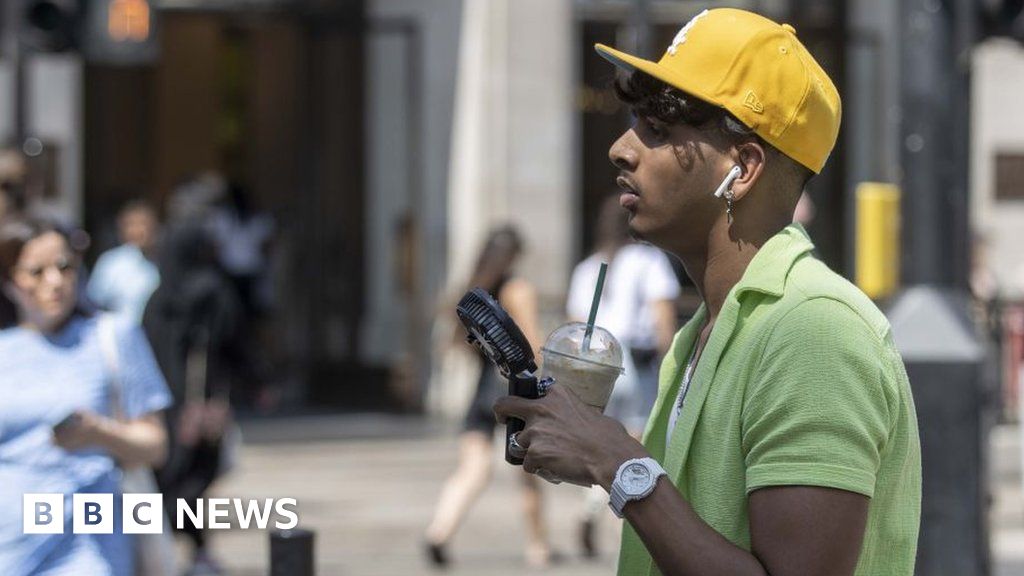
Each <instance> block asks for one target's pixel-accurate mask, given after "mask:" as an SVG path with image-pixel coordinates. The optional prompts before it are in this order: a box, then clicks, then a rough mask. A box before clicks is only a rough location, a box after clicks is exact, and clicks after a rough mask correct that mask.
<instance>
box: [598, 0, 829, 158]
mask: <svg viewBox="0 0 1024 576" xmlns="http://www.w3.org/2000/svg"><path fill="white" fill-rule="evenodd" d="M595 48H596V49H597V52H598V54H600V55H601V56H603V57H604V58H605V59H607V60H608V61H610V62H611V63H612V64H615V65H616V66H619V67H621V68H624V69H626V70H629V71H631V72H632V71H634V70H640V71H642V72H645V73H647V74H649V75H651V76H653V77H655V78H657V79H658V80H661V81H662V82H664V83H666V84H668V85H670V86H672V87H675V88H678V89H679V90H682V91H683V92H686V93H688V94H692V95H693V96H696V97H697V98H700V99H701V100H704V101H706V102H709V103H711V104H714V105H717V106H720V107H722V108H725V109H726V110H728V111H729V112H730V113H732V115H733V116H735V117H736V118H738V119H739V120H740V121H741V122H743V123H744V124H746V125H747V126H748V127H750V128H751V129H752V130H753V131H754V132H755V133H756V134H757V135H758V136H760V137H761V138H763V139H764V140H765V141H766V142H768V143H769V144H771V145H772V146H774V147H775V148H777V149H779V151H780V152H782V153H783V154H785V155H786V156H789V157H790V158H792V159H793V160H796V161H797V162H799V163H800V164H802V165H804V166H806V167H807V168H809V169H811V170H812V171H814V173H818V172H821V169H822V167H823V166H824V165H825V161H826V160H828V156H829V154H830V153H831V152H832V147H833V146H835V143H836V137H837V136H838V134H839V122H840V117H841V115H842V110H841V108H842V106H841V103H840V101H839V92H838V91H837V90H836V87H835V85H834V84H833V83H832V80H831V79H830V78H829V77H828V75H827V74H825V71H824V70H822V69H821V66H819V65H818V63H817V62H816V61H815V60H814V57H812V56H811V54H810V52H808V51H807V48H805V47H804V45H803V44H801V43H800V40H798V39H797V37H796V30H794V29H793V27H792V26H790V25H789V24H781V25H780V24H777V23H775V22H773V21H771V20H769V19H767V18H765V17H763V16H760V15H758V14H754V13H753V12H747V11H745V10H736V9H733V8H718V9H714V10H705V11H703V12H701V13H700V14H698V15H697V16H695V17H694V18H693V19H692V20H690V22H689V23H687V24H686V25H685V26H683V28H682V29H681V30H680V31H679V33H678V34H676V37H675V39H674V40H673V41H672V45H671V46H669V47H668V50H666V51H665V55H664V56H662V57H661V60H659V61H657V62H653V61H650V60H644V59H643V58H637V57H636V56H631V55H629V54H626V53H624V52H620V51H618V50H616V49H614V48H610V47H608V46H605V45H603V44H597V45H596V46H595Z"/></svg>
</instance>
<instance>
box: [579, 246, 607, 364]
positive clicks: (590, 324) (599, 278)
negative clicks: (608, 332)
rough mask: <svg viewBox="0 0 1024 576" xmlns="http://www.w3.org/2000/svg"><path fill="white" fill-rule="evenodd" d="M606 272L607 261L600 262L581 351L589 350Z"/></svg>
mask: <svg viewBox="0 0 1024 576" xmlns="http://www.w3.org/2000/svg"><path fill="white" fill-rule="evenodd" d="M606 272H608V263H607V262H601V271H600V272H598V273H597V286H596V287H595V288H594V300H593V302H591V303H590V318H587V331H586V332H585V333H584V334H583V351H584V352H589V351H590V337H591V336H593V335H594V321H595V320H596V319H597V307H598V306H600V305H601V290H603V289H604V275H605V273H606Z"/></svg>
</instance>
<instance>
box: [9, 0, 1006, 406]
mask: <svg viewBox="0 0 1024 576" xmlns="http://www.w3.org/2000/svg"><path fill="white" fill-rule="evenodd" d="M149 4H150V5H152V7H153V9H154V13H155V14H157V15H158V16H159V19H158V21H157V22H156V26H155V28H154V29H153V34H154V38H155V40H154V42H156V44H157V50H156V51H155V52H154V53H152V54H150V55H149V56H147V58H148V59H147V60H145V61H142V62H136V63H132V64H123V63H122V64H113V63H111V62H109V61H103V60H96V59H91V58H88V59H83V58H82V57H81V56H80V55H78V54H75V53H64V54H34V55H30V56H28V57H27V58H26V62H27V70H28V73H27V75H26V77H27V78H28V80H27V86H28V90H27V93H28V95H29V96H28V98H27V99H26V100H27V106H26V115H27V122H26V124H27V133H29V134H34V135H38V136H39V137H40V138H41V139H43V140H44V141H46V142H47V143H52V144H53V146H52V148H53V150H55V152H54V157H55V158H56V159H57V161H56V162H54V166H55V173H56V174H59V176H58V177H56V178H54V179H53V180H54V182H55V184H54V185H53V186H52V187H51V189H48V190H47V191H46V194H47V195H48V197H49V198H50V200H51V201H52V202H53V203H54V204H55V205H59V206H60V207H61V209H62V210H64V211H65V212H66V213H67V214H68V215H69V216H70V217H71V218H72V219H74V220H77V221H79V222H82V223H83V224H84V225H85V226H86V227H87V228H88V229H89V230H90V231H93V232H97V231H99V230H101V229H103V227H104V226H106V225H107V224H108V223H109V221H110V218H111V215H112V214H113V212H114V210H115V209H116V207H117V206H118V205H119V204H120V203H121V202H123V201H124V200H126V199H128V198H129V197H134V196H137V195H143V196H145V197H148V198H150V199H152V200H154V201H156V202H163V200H165V199H166V197H167V196H168V194H169V193H170V192H171V190H172V189H173V188H174V186H175V185H176V183H178V182H179V181H180V179H181V178H182V177H184V176H186V175H189V174H196V173H202V172H206V171H211V170H214V171H218V172H220V173H222V174H225V175H226V176H227V177H229V178H231V179H233V180H237V181H239V182H241V183H243V184H244V185H245V186H246V187H247V188H248V189H249V190H250V191H251V192H252V195H253V200H254V204H255V205H256V206H257V207H258V208H260V209H262V210H266V211H269V212H271V213H273V214H274V215H275V217H276V218H277V220H278V222H279V224H280V227H281V233H280V237H279V239H278V240H279V242H278V246H277V255H276V257H275V258H274V262H275V264H274V277H275V278H276V284H277V286H276V292H277V294H278V298H277V303H278V304H277V308H276V310H275V314H274V315H273V318H272V320H271V321H272V324H273V328H274V329H273V331H272V333H273V334H274V338H273V354H272V355H273V356H275V357H276V358H279V359H280V361H281V362H282V363H284V364H285V365H286V370H285V372H286V373H287V378H288V380H289V381H290V382H291V383H292V384H291V386H290V389H291V390H292V394H293V395H294V397H295V398H296V399H297V401H299V402H304V403H309V404H314V405H319V404H333V405H339V406H347V407H351V408H361V407H384V406H390V407H405V408H409V409H416V408H418V406H419V403H420V402H421V401H422V398H423V392H424V387H425V386H426V382H427V378H428V375H429V373H430V345H429V335H430V332H431V325H432V322H433V319H434V317H435V315H436V314H437V313H438V312H439V311H440V310H443V304H444V303H445V302H450V301H451V299H452V298H454V297H457V296H458V293H459V290H460V289H461V288H463V286H462V282H464V281H465V278H466V277H467V276H468V273H469V269H470V267H471V266H472V258H473V256H474V254H475V253H476V251H477V250H478V248H479V244H480V242H481V240H482V238H483V236H484V235H485V233H486V231H487V229H488V228H489V227H490V226H491V225H493V224H498V223H503V222H508V221H512V222H515V223H517V224H519V225H520V226H521V228H522V230H523V232H524V233H525V235H526V237H527V238H528V246H527V256H526V258H525V260H524V262H523V264H522V273H523V274H525V275H528V276H529V277H530V278H531V279H532V280H534V281H535V283H536V284H537V286H538V288H539V290H540V296H541V304H542V311H543V312H544V314H545V322H546V324H547V325H549V326H551V325H553V324H556V323H557V322H559V321H560V320H561V311H562V303H563V301H564V293H565V289H566V286H567V284H568V279H569V275H570V271H571V269H572V265H573V264H574V263H575V262H576V261H577V260H578V259H579V258H581V257H582V256H583V255H584V254H586V253H587V252H588V251H589V250H590V249H591V248H592V246H591V243H592V239H591V237H590V228H591V227H590V222H592V220H593V219H594V217H595V215H596V212H597V208H598V206H599V205H600V202H601V199H602V198H603V197H604V196H605V195H606V194H608V193H609V192H611V191H612V190H613V189H614V177H615V169H614V167H612V166H611V164H610V163H609V162H608V160H607V149H608V146H609V145H610V144H611V142H612V141H613V140H614V139H615V138H616V137H617V136H618V134H619V133H621V131H622V130H623V129H624V128H625V127H626V126H628V124H629V121H630V120H629V117H628V114H627V111H626V110H624V109H623V108H622V107H621V106H619V105H618V103H617V102H616V101H615V99H614V96H613V92H612V90H611V88H610V82H611V80H612V78H613V74H614V71H613V69H612V67H611V66H610V65H608V64H607V63H605V62H604V61H603V60H601V59H600V58H599V57H598V56H597V55H596V54H595V53H594V51H593V49H592V46H593V44H594V43H595V42H603V43H608V44H613V45H617V46H620V47H624V48H626V49H628V50H632V51H635V52H637V53H640V54H642V55H644V56H647V57H651V58H657V57H658V56H659V55H660V53H661V50H662V49H663V48H664V46H666V45H667V44H668V43H669V42H670V40H671V38H672V37H673V36H674V35H675V34H676V32H677V31H678V28H679V26H680V25H681V24H682V23H683V22H686V21H687V20H689V19H690V18H691V17H692V16H694V15H696V14H697V13H699V12H700V11H701V10H703V9H705V8H711V7H715V6H717V5H729V6H739V7H745V8H748V9H752V10H755V11H758V12H760V13H763V14H765V15H767V16H769V17H771V18H773V19H776V20H778V21H783V22H789V23H790V24H792V25H793V26H794V27H795V28H796V30H797V33H798V36H799V37H800V38H801V40H802V41H803V42H804V43H805V44H807V46H808V47H809V48H810V50H811V51H812V52H813V53H814V54H815V56H816V58H818V60H819V61H820V62H821V63H822V65H823V66H824V68H825V69H826V70H827V71H828V72H829V74H830V75H831V77H832V78H833V79H834V81H835V82H836V84H837V85H838V87H839V89H840V92H841V93H842V94H843V100H844V102H843V104H844V123H843V129H842V133H841V135H840V142H839V144H838V145H837V148H836V150H835V151H834V152H833V156H832V159H831V161H830V163H829V165H828V167H827V168H826V170H825V171H824V172H823V173H822V174H821V175H820V176H819V177H817V178H815V179H814V180H813V181H812V184H811V186H810V190H809V192H810V194H811V197H812V198H813V200H814V202H815V204H816V208H817V209H816V213H817V217H816V219H815V220H814V222H812V223H811V224H810V226H809V228H810V231H811V234H812V236H813V237H814V239H815V242H816V244H817V246H818V250H819V253H820V255H821V256H822V257H823V258H824V259H825V260H826V262H828V263H829V264H830V265H831V266H833V267H834V268H836V269H838V270H840V271H842V272H843V273H844V274H846V275H847V276H848V277H853V262H854V255H853V245H854V242H853V239H852V234H853V229H854V222H853V214H854V210H853V205H854V201H853V197H854V195H853V191H854V189H855V187H856V185H857V184H858V183H860V182H864V181H882V182H892V183H899V180H900V178H901V173H900V170H899V157H900V148H901V146H902V143H901V142H900V136H899V70H898V60H899V59H898V57H897V56H896V55H897V54H898V51H899V37H900V28H899V27H900V23H899V17H898V14H897V8H896V6H895V4H896V3H891V2H887V1H886V0H863V1H859V2H845V1H831V0H749V1H746V2H728V3H726V2H698V1H691V0H682V1H661V0H657V1H656V0H635V1H621V0H415V1H413V0H322V1H317V0H306V1H302V0H258V1H254V0H204V1H200V0H160V1H154V0H151V1H150V2H149ZM7 28H8V29H9V28H10V27H9V26H8V27H7ZM5 37H6V38H7V41H8V44H9V41H10V33H9V32H8V33H7V34H6V36H5ZM996 57H997V56H993V58H996ZM998 57H999V58H1008V57H1009V56H1007V55H1005V54H1004V55H1003V56H998ZM7 64H8V62H6V61H5V62H0V138H5V137H8V136H9V135H10V134H11V127H12V120H11V118H13V116H14V110H13V109H12V103H11V102H12V101H11V98H10V97H9V94H10V90H9V88H10V86H11V82H12V76H13V75H12V73H11V71H10V67H9V66H8V65H7ZM994 69H997V70H999V71H1000V73H1001V74H1002V75H1003V76H1005V74H1004V72H1005V70H1006V69H1007V68H1006V66H1005V65H1002V64H1000V65H999V66H998V67H994ZM984 70H985V64H983V63H982V64H979V72H978V73H977V75H976V76H977V78H978V79H979V80H980V79H981V78H983V77H986V72H985V71H984ZM993 77H994V75H993ZM1001 77H1002V76H1001ZM1004 81H1005V80H1004ZM979 90H980V88H979ZM1008 93H1012V91H1009V90H1004V91H1002V94H1008ZM994 97H995V96H993V98H994ZM985 98H986V96H984V95H980V96H978V97H976V103H977V104H976V106H985V109H986V110H995V109H998V108H996V107H994V106H992V105H986V104H982V103H981V102H982V101H983V100H985ZM1005 120H1006V118H1004V117H998V118H993V119H992V120H991V121H989V120H985V119H981V120H980V121H979V122H978V123H977V124H978V125H979V126H990V127H989V128H985V129H984V130H986V131H983V132H976V139H977V140H978V141H979V142H981V141H987V140H986V138H987V139H990V140H992V141H997V140H998V141H999V142H1002V143H1004V144H1005V145H1004V144H999V146H1002V148H1000V149H1003V148H1006V149H1012V148H1014V147H1016V150H1018V151H1019V150H1020V149H1024V148H1021V147H1017V146H1018V145H1017V144H1013V143H1012V138H1013V136H1015V134H1014V133H1013V132H1014V131H1013V129H1012V128H1011V127H1010V126H1009V123H1008V122H1005ZM978 130H982V128H981V127H979V128H978ZM997 133H998V134H1005V138H1004V137H1003V136H995V134H997ZM1016 133H1020V131H1019V130H1018V131H1016ZM977 134H990V135H992V136H984V137H979V136H977ZM1006 143H1008V144H1006ZM983 146H984V145H983ZM983 146H982V147H983ZM993 146H995V145H993ZM1007 146H1009V148H1007ZM980 148H981V147H976V149H975V166H974V173H975V180H974V187H975V188H976V189H977V190H980V191H981V193H980V194H976V195H975V197H974V202H975V204H974V205H973V208H974V210H975V212H976V215H981V214H986V216H984V217H982V216H979V218H981V220H979V225H984V226H988V227H991V228H993V229H996V228H999V227H1000V226H1002V227H1003V228H1006V229H1009V227H1012V224H1011V223H1007V224H1005V225H1004V224H999V222H1002V220H1001V218H1003V217H1004V216H1007V215H1008V214H1009V213H1010V212H1009V211H1006V210H1003V206H1002V205H1000V204H992V203H987V202H989V201H988V200H983V198H990V197H995V192H990V191H991V190H994V189H995V184H993V183H992V182H993V180H992V178H993V177H992V176H982V175H981V171H982V170H983V169H984V170H989V172H990V173H991V170H990V169H988V168H985V163H990V162H991V160H986V159H984V158H987V157H990V156H991V153H992V152H991V151H992V150H993V149H994V148H989V152H988V153H984V152H982V151H979V149H980ZM1011 152H1012V150H1011ZM986 154H987V156H986ZM986 194H987V196H986ZM1000 229H1001V228H1000ZM1007 237H1008V238H1009V236H1007ZM1011 251H1012V250H1011V248H1010V247H1009V244H1006V248H1005V249H1003V252H1005V253H1007V254H1009V253H1010V252H1011Z"/></svg>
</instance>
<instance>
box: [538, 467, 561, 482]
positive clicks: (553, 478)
mask: <svg viewBox="0 0 1024 576" xmlns="http://www.w3.org/2000/svg"><path fill="white" fill-rule="evenodd" d="M534 474H536V475H537V476H540V477H541V478H543V479H545V480H547V481H548V482H551V483H552V484H561V483H562V480H561V479H560V478H559V477H558V476H555V475H554V474H553V473H551V472H549V471H547V470H545V469H543V468H537V471H536V472H534Z"/></svg>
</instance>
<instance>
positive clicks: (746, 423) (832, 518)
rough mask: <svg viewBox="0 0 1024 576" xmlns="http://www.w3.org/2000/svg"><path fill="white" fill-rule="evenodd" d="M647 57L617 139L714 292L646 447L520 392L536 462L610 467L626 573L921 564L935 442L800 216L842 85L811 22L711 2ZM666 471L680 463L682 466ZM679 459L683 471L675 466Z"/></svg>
mask: <svg viewBox="0 0 1024 576" xmlns="http://www.w3.org/2000/svg"><path fill="white" fill-rule="evenodd" d="M597 50H598V52H599V53H600V54H601V55H602V56H604V57H605V58H606V59H608V60H610V61H611V62H613V63H614V64H616V65H617V66H619V67H621V68H624V69H625V70H626V71H628V72H629V73H630V75H629V77H628V78H627V79H625V80H623V81H622V82H620V83H619V85H618V92H619V95H620V98H621V99H622V100H623V101H624V102H625V103H627V104H628V105H630V106H631V107H632V109H633V111H634V112H635V114H636V118H637V120H636V122H635V124H634V125H633V127H632V128H630V129H629V130H628V131H627V132H626V133H625V134H623V135H622V137H620V138H619V140H618V141H616V142H615V143H614V144H613V145H612V147H611V150H610V157H611V160H612V162H613V163H614V164H615V165H616V166H618V167H619V169H620V171H621V172H620V176H619V178H618V183H619V185H620V187H622V188H623V190H624V192H623V194H622V196H621V198H620V201H621V204H622V205H623V206H624V207H625V208H626V209H627V210H628V211H629V213H630V215H631V218H630V228H631V230H632V231H633V233H634V234H635V235H637V236H639V237H641V238H643V239H645V240H647V241H649V242H651V243H652V244H654V245H656V246H659V247H661V248H663V249H665V250H667V251H669V252H672V253H674V254H675V255H676V256H678V257H679V258H680V259H681V260H682V261H683V263H684V265H685V267H686V270H687V273H688V274H689V276H690V278H691V279H692V280H693V282H694V284H695V286H696V287H697V289H698V290H699V292H700V295H701V298H702V300H703V304H702V306H701V308H700V310H699V311H698V313H697V314H696V316H695V317H694V318H693V319H692V320H691V321H690V322H689V323H688V324H687V325H686V326H685V327H684V328H683V329H682V330H681V331H680V332H679V333H678V334H677V335H676V338H675V341H674V343H673V346H672V350H671V351H670V352H669V354H668V355H667V356H666V359H665V361H664V363H663V365H662V369H661V374H660V377H661V386H660V388H659V397H658V400H657V402H656V403H655V406H654V408H653V410H652V413H651V417H650V419H649V421H648V424H647V428H646V431H645V434H644V441H643V444H642V445H641V444H640V443H638V442H636V441H635V440H633V439H632V438H630V436H629V435H628V434H627V433H626V432H625V430H624V429H623V428H622V426H621V425H619V424H618V423H617V422H615V421H614V420H611V419H609V418H607V417H605V416H603V415H601V414H599V413H597V412H596V411H594V410H588V409H586V407H585V406H583V405H582V404H581V403H580V401H579V400H578V399H577V398H576V397H575V395H574V394H572V393H571V391H569V390H568V389H567V388H566V386H565V385H571V383H563V384H565V385H562V386H560V385H559V384H557V383H556V384H555V385H554V386H553V387H552V388H551V389H550V391H549V392H548V394H547V395H546V396H545V397H543V398H541V399H539V400H526V399H523V398H514V397H506V398H503V399H501V400H499V401H498V403H497V404H496V406H495V412H496V414H497V415H498V417H499V419H505V418H508V417H510V416H516V417H520V418H523V419H524V420H525V421H526V423H527V426H526V429H525V430H524V431H523V432H522V433H521V434H520V435H519V437H518V443H519V445H520V446H521V447H522V449H523V450H524V451H525V463H524V468H525V469H526V470H527V471H528V472H535V473H538V474H539V475H542V476H546V477H549V478H551V477H557V478H560V479H562V480H565V481H568V482H572V483H575V484H580V485H588V484H595V483H596V484H600V485H601V486H602V487H604V488H605V489H606V490H608V491H609V492H610V493H611V505H612V508H613V509H614V510H616V511H617V512H618V513H619V514H621V515H624V516H625V518H626V520H627V521H628V525H627V526H626V528H625V530H624V533H623V540H622V550H621V554H620V560H619V574H620V575H648V574H659V573H660V574H666V575H707V574H729V575H746V574H752V575H753V574H757V575H763V574H772V576H789V575H799V576H814V575H819V574H820V575H825V574H828V575H836V574H856V575H858V576H860V575H869V574H870V575H872V576H877V575H888V574H901V575H910V574H912V573H913V566H914V557H915V553H916V542H917V532H918V524H919V517H920V489H921V471H920V446H919V443H918V436H917V423H916V417H915V413H914V405H913V399H912V397H911V393H910V387H909V384H908V382H907V378H906V373H905V371H904V369H903V364H902V361H901V359H900V357H899V355H898V353H897V352H896V350H895V347H894V345H893V341H892V337H891V334H890V330H889V325H888V323H887V321H886V319H885V317H884V316H883V315H882V314H881V313H880V312H879V311H878V309H877V308H876V307H875V306H874V305H873V304H872V303H871V301H870V300H868V298H867V297H866V296H864V294H863V293H861V292H860V291H859V290H857V289H856V288H855V287H854V286H852V285H851V284H849V283H848V282H846V281H845V280H844V279H842V278H841V277H840V276H838V275H837V274H835V273H833V272H832V271H830V270H829V269H828V268H827V267H826V266H825V265H823V264H822V263H821V262H819V261H818V260H816V259H815V258H814V257H813V255H812V254H811V251H812V250H813V245H812V244H811V242H810V240H809V239H808V238H807V236H806V234H805V232H804V231H803V228H801V227H800V226H799V225H797V224H792V216H793V211H794V207H795V206H796V203H797V200H798V198H799V196H800V193H801V191H802V189H803V186H804V184H805V183H806V181H807V179H808V178H809V177H810V176H812V175H813V174H814V173H817V172H819V171H820V170H821V169H822V167H823V166H824V164H825V162H826V160H827V158H828V155H829V153H830V151H831V149H832V147H833V145H834V144H835V140H836V135H837V133H838V129H839V118H840V103H839V96H838V94H837V92H836V90H835V87H834V86H833V84H832V82H831V81H830V80H829V78H828V76H827V75H826V74H825V73H824V71H822V69H821V68H820V67H819V66H818V64H817V63H816V62H815V61H814V59H813V58H812V57H811V55H810V54H809V53H808V52H807V50H806V49H805V48H804V46H803V45H802V44H801V43H800V42H799V40H798V39H797V36H796V33H795V31H794V30H793V28H792V27H790V26H786V25H782V26H780V25H778V24H776V23H774V22H772V21H770V20H767V19H765V18H762V17H760V16H757V15H755V14H751V13H749V12H744V11H740V10H731V9H720V10H710V11H705V12H703V13H701V14H700V15H698V16H697V17H696V18H694V19H693V20H691V21H690V23H689V24H687V25H686V26H685V27H683V29H682V30H681V31H680V32H679V34H678V35H677V36H676V38H675V40H674V41H673V43H672V45H671V46H670V47H669V49H668V50H667V52H666V53H665V55H664V56H663V57H662V59H661V60H660V61H659V62H657V63H655V62H650V61H645V60H641V59H639V58H636V57H633V56H630V55H627V54H624V53H621V52H618V51H616V50H613V49H611V48H608V47H605V46H601V45H599V46H598V47H597ZM662 468H664V471H662ZM666 473H667V474H666Z"/></svg>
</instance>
